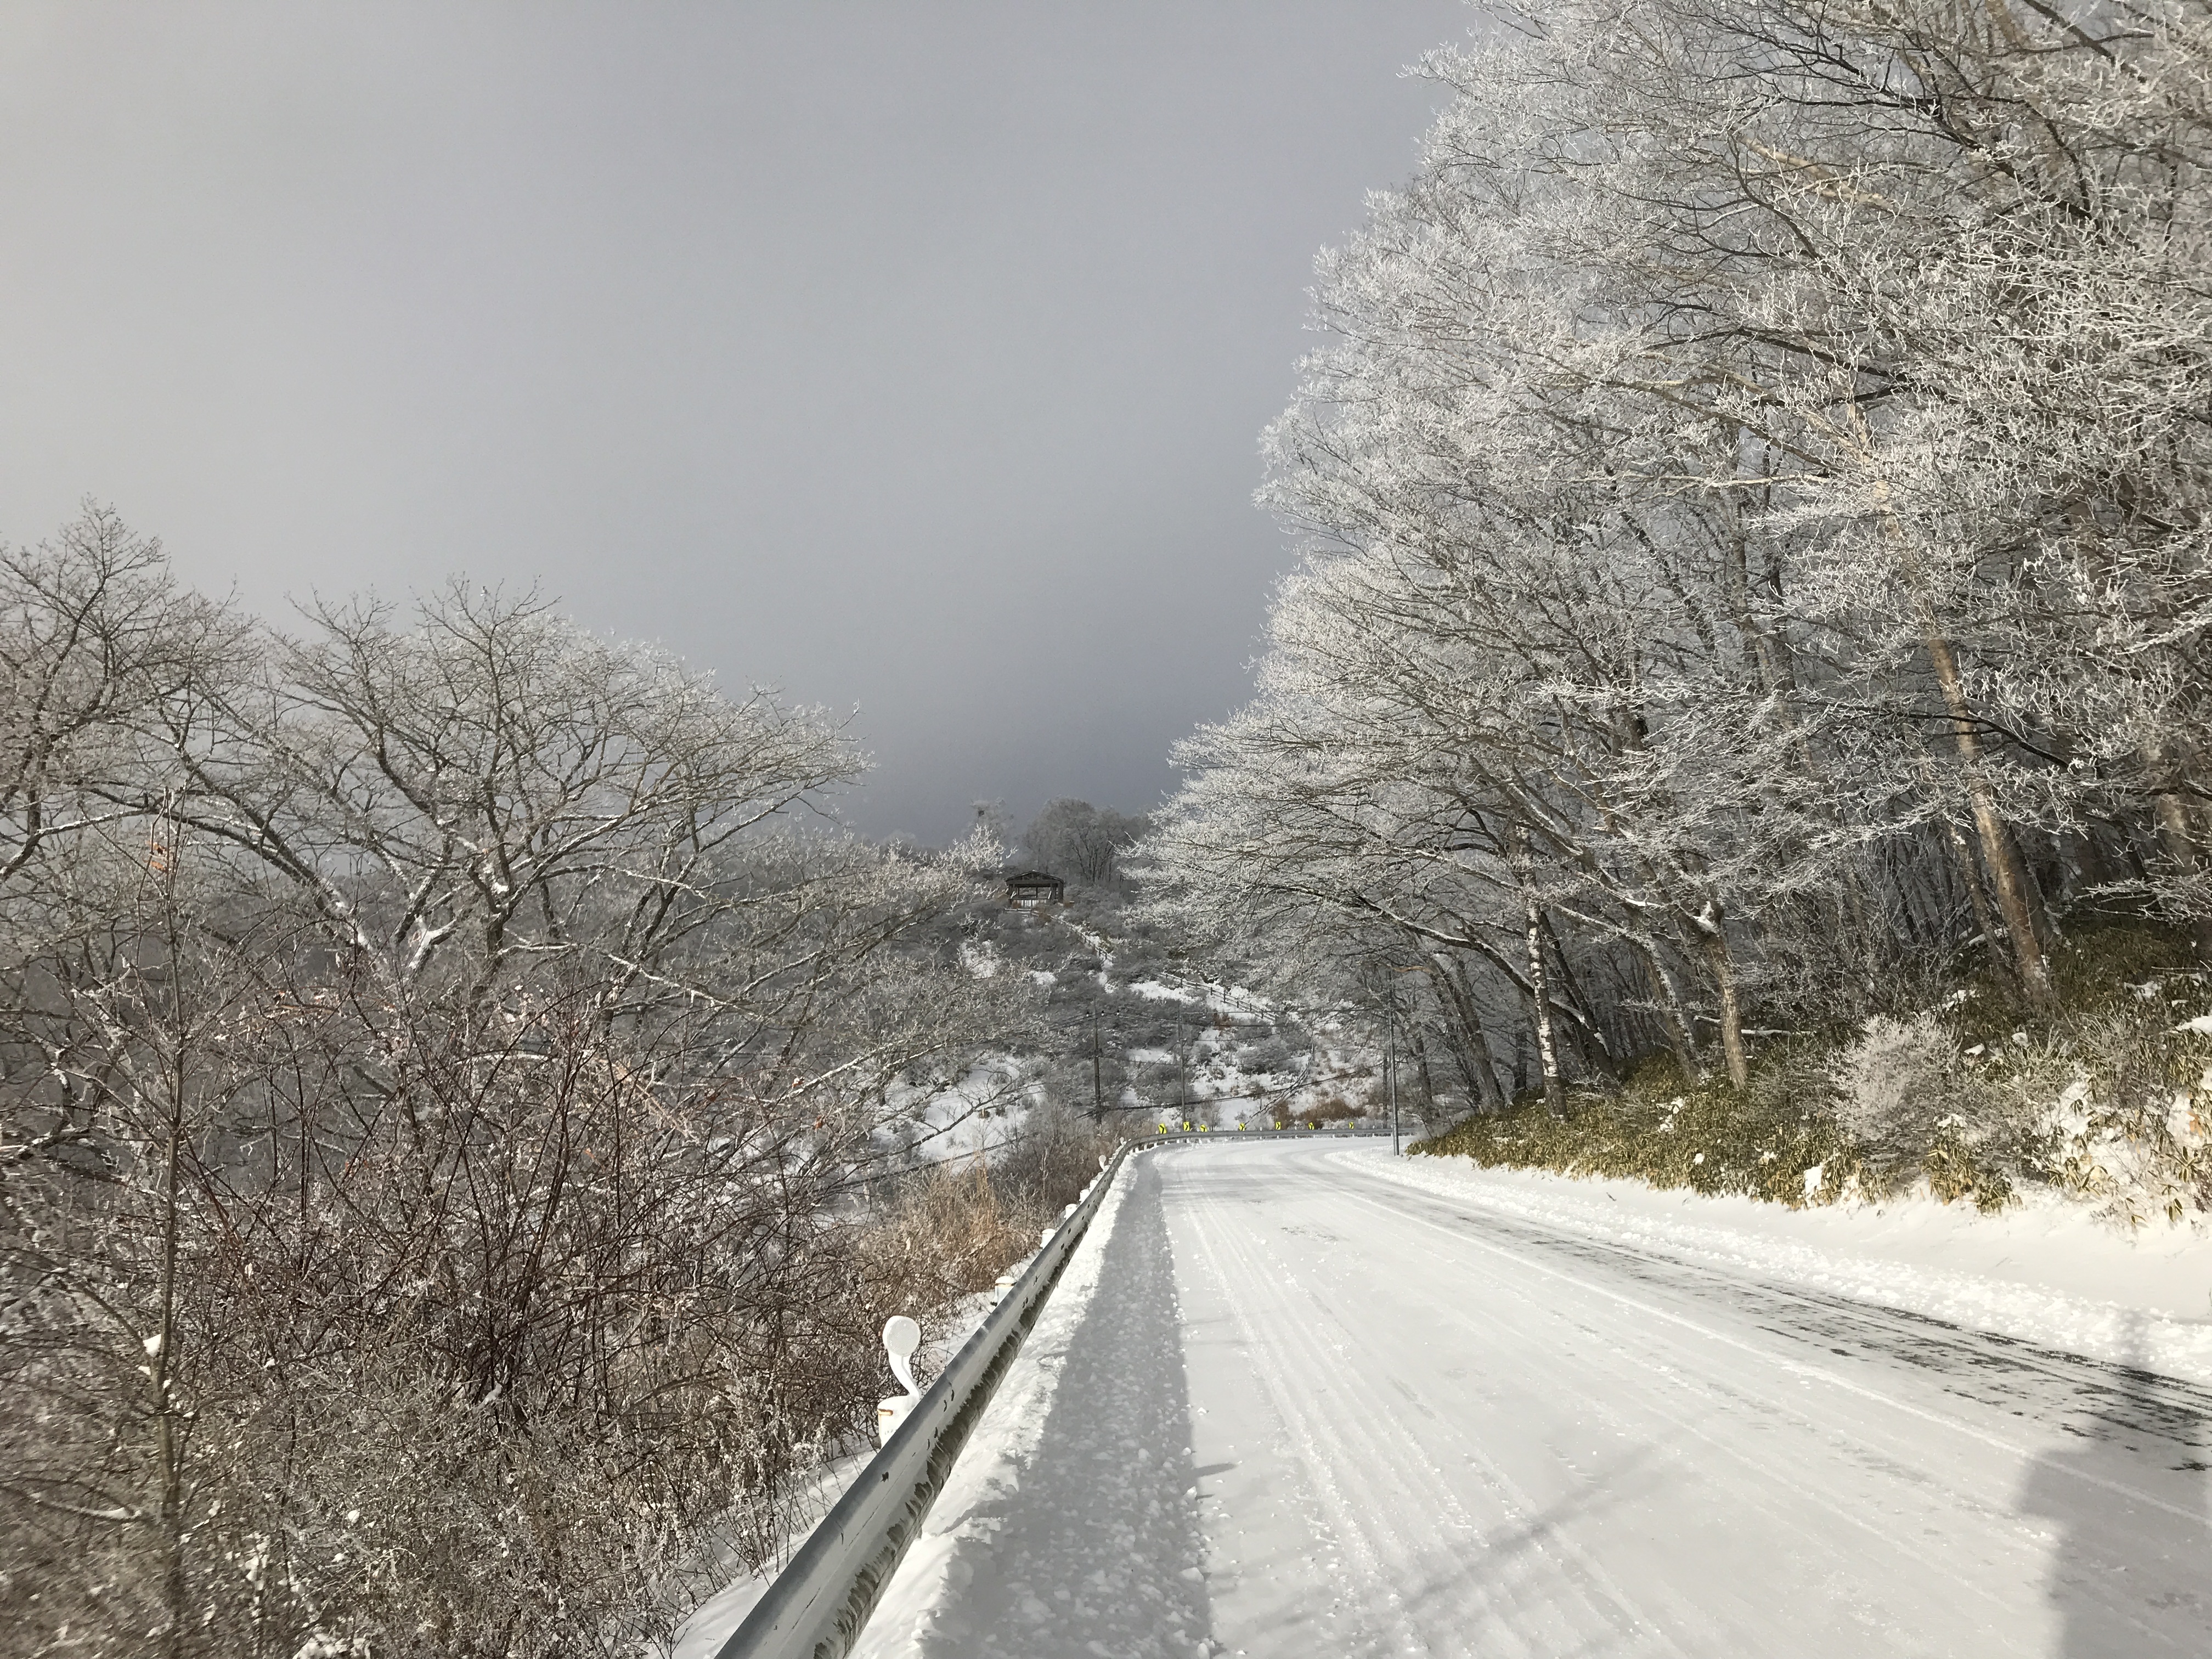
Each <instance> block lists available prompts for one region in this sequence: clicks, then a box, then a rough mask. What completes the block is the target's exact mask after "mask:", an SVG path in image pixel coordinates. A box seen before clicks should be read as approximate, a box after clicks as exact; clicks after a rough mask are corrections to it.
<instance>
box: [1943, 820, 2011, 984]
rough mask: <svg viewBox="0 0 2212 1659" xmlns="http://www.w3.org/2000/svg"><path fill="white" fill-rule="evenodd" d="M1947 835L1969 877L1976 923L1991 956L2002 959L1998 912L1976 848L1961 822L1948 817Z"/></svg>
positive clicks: (1969, 897)
mask: <svg viewBox="0 0 2212 1659" xmlns="http://www.w3.org/2000/svg"><path fill="white" fill-rule="evenodd" d="M1943 839H1944V841H1945V842H1947V843H1948V845H1949V847H1950V848H1951V852H1952V855H1953V856H1954V858H1956V859H1957V860H1958V862H1959V873H1960V875H1961V876H1963V877H1964V878H1966V898H1967V901H1968V902H1970V903H1971V904H1972V906H1973V907H1974V926H1975V927H1976V928H1978V930H1980V933H1981V935H1982V943H1983V945H1984V946H1986V947H1987V948H1988V951H1989V953H1990V961H1991V962H1993V963H2002V962H2003V960H2004V958H2003V957H2002V956H2001V955H2000V954H1999V953H1998V951H1997V939H1998V937H1999V935H1998V931H1997V919H1996V912H1994V911H1993V910H1991V909H1990V895H1989V890H1987V889H1986V888H1984V886H1983V885H1982V872H1981V866H1979V865H1978V864H1976V863H1975V861H1974V849H1973V848H1971V847H1969V846H1968V845H1967V844H1966V836H1962V835H1960V833H1959V826H1958V825H1957V824H1955V823H1952V822H1951V820H1950V819H1948V818H1946V819H1944V820H1943Z"/></svg>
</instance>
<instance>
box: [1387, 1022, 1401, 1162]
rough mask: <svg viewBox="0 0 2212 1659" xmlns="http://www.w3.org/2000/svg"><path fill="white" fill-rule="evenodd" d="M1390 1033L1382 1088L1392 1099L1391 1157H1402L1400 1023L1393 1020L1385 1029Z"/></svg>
mask: <svg viewBox="0 0 2212 1659" xmlns="http://www.w3.org/2000/svg"><path fill="white" fill-rule="evenodd" d="M1385 1029H1386V1030H1389V1038H1388V1040H1387V1041H1386V1043H1385V1045H1384V1048H1383V1090H1384V1091H1385V1092H1386V1093H1387V1094H1389V1097H1390V1156H1391V1157H1393V1158H1397V1157H1400V1156H1401V1153H1400V1152H1399V1151H1398V1022H1397V1021H1396V1020H1395V1019H1394V1020H1392V1021H1391V1022H1390V1023H1389V1026H1388V1027H1386V1028H1385Z"/></svg>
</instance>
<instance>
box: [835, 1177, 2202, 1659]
mask: <svg viewBox="0 0 2212 1659" xmlns="http://www.w3.org/2000/svg"><path fill="white" fill-rule="evenodd" d="M1372 1158H1373V1154H1371V1153H1370V1151H1369V1149H1365V1148H1361V1149H1358V1150H1357V1151H1353V1152H1346V1151H1345V1150H1344V1149H1342V1148H1340V1147H1334V1146H1333V1147H1319V1146H1300V1145H1297V1144H1295V1143H1290V1144H1284V1143H1277V1144H1273V1145H1257V1146H1255V1145H1249V1144H1246V1145H1237V1144H1233V1143H1232V1144H1222V1145H1200V1146H1188V1147H1177V1148H1172V1149H1169V1150H1165V1151H1162V1152H1154V1153H1152V1154H1148V1155H1147V1156H1146V1157H1145V1158H1142V1159H1139V1160H1138V1162H1137V1164H1136V1173H1137V1175H1138V1176H1139V1178H1138V1179H1136V1180H1135V1181H1133V1182H1131V1183H1130V1184H1129V1187H1128V1190H1127V1193H1126V1194H1124V1195H1123V1200H1122V1203H1121V1210H1120V1213H1119V1216H1118V1218H1117V1221H1116V1224H1115V1230H1114V1232H1113V1235H1112V1238H1111V1241H1110V1243H1103V1247H1102V1249H1100V1250H1099V1252H1098V1254H1097V1255H1096V1256H1094V1258H1093V1261H1094V1262H1095V1264H1096V1266H1097V1268H1099V1269H1101V1270H1103V1271H1102V1272H1101V1273H1099V1276H1097V1278H1095V1279H1092V1280H1091V1281H1090V1282H1089V1284H1088V1285H1086V1287H1085V1289H1086V1291H1087V1297H1086V1299H1084V1300H1080V1301H1073V1300H1072V1301H1071V1302H1069V1303H1068V1304H1066V1305H1065V1306H1063V1307H1062V1308H1060V1310H1059V1311H1060V1316H1061V1318H1062V1323H1061V1324H1060V1325H1059V1326H1058V1327H1056V1328H1055V1329H1054V1334H1053V1335H1052V1338H1051V1341H1050V1343H1049V1344H1048V1346H1043V1347H1039V1348H1037V1349H1036V1350H1034V1356H1035V1359H1036V1365H1037V1367H1038V1375H1037V1376H1035V1377H1033V1378H1032V1381H1031V1383H1030V1385H1029V1386H1030V1388H1031V1389H1032V1392H1031V1394H1030V1396H1029V1397H1028V1399H1029V1403H1028V1404H1027V1405H1026V1406H1024V1407H1021V1408H1019V1409H1013V1408H1012V1399H1011V1397H1002V1398H1003V1399H1004V1400H1005V1403H1006V1404H1007V1405H1008V1406H1009V1407H1010V1409H1009V1410H1007V1411H1006V1412H1000V1411H998V1410H997V1409H996V1408H994V1416H993V1420H992V1421H991V1422H988V1423H987V1424H986V1425H985V1427H984V1431H983V1432H981V1433H980V1434H979V1436H978V1437H977V1440H976V1441H975V1443H973V1444H972V1445H971V1448H970V1451H969V1455H967V1456H966V1457H963V1462H962V1466H961V1468H960V1469H959V1470H957V1471H956V1474H955V1476H954V1484H955V1486H956V1488H957V1490H958V1492H959V1494H960V1496H959V1497H958V1498H957V1499H954V1498H948V1500H947V1501H948V1503H950V1504H951V1505H952V1507H951V1508H949V1509H945V1510H940V1517H939V1518H933V1522H932V1523H931V1525H932V1531H933V1533H936V1534H939V1536H940V1539H941V1540H943V1542H940V1543H939V1544H936V1545H934V1546H932V1545H930V1544H929V1543H928V1541H925V1546H924V1548H929V1549H931V1551H932V1553H931V1554H930V1555H929V1557H928V1558H927V1559H921V1558H922V1557H923V1548H918V1549H917V1551H916V1552H915V1558H910V1560H909V1571H902V1574H901V1576H900V1579H899V1581H898V1582H897V1583H895V1585H894V1587H893V1601H895V1603H896V1605H895V1606H894V1605H889V1604H887V1606H886V1608H885V1616H884V1618H882V1619H879V1620H878V1622H877V1624H876V1625H875V1626H872V1628H871V1630H870V1632H868V1638H867V1641H868V1645H867V1646H866V1649H865V1651H866V1652H868V1653H870V1654H871V1655H872V1656H875V1659H884V1656H889V1655H907V1654H917V1655H924V1656H930V1659H950V1656H953V1655H963V1656H965V1655H969V1654H978V1655H987V1654H992V1653H1004V1654H1009V1655H1012V1654H1022V1655H1028V1656H1034V1659H1048V1656H1059V1655H1066V1656H1071V1659H1073V1656H1085V1659H1088V1656H1091V1655H1109V1656H1121V1655H1127V1656H1135V1655H1153V1654H1159V1655H1176V1656H1184V1659H1188V1656H1192V1655H1196V1654H1200V1653H1201V1652H1203V1653H1208V1654H1211V1653H1215V1652H1235V1653H1245V1654H1250V1655H1277V1654H1307V1653H1316V1654H1319V1653H1325V1654H1330V1655H1338V1654H1343V1655H1369V1654H1374V1655H1380V1654H1386V1653H1389V1654H1439V1655H1455V1654H1469V1655H1472V1654H1485V1655H1489V1654H1500V1655H1516V1654H1518V1655H1528V1656H1537V1655H1543V1656H1553V1655H1565V1654H1646V1653H1648V1654H1667V1655H1716V1656H1720V1655H1729V1656H1734V1655H1748V1654H1790V1655H1804V1656H1810V1659H1829V1656H1844V1655H1861V1654H1869V1653H1881V1654H1884V1655H1890V1654H1897V1655H1920V1654H1927V1655H1935V1654H1951V1655H1985V1654H2000V1653H2021V1654H2049V1655H2066V1656H2087V1655H2093V1654H2094V1655H2118V1654H2125V1655H2130V1656H2134V1655H2174V1656H2179V1655H2192V1656H2201V1655H2203V1654H2205V1653H2208V1652H2212V1589H2208V1588H2207V1583H2206V1579H2205V1575H2204V1564H2205V1562H2206V1561H2207V1560H2208V1559H2212V1532H2208V1528H2207V1524H2206V1499H2207V1470H2208V1468H2212V1450H2208V1449H2207V1442H2208V1438H2212V1435H2208V1427H2212V1393H2208V1392H2207V1391H2205V1390H2203V1389H2198V1388H2195V1387H2191V1386H2190V1385H2188V1384H2185V1383H2179V1382H2175V1381H2173V1380H2172V1379H2166V1378H2160V1377H2158V1376H2153V1375H2150V1374H2148V1373H2146V1372H2143V1371H2140V1370H2130V1369H2126V1368H2123V1367H2118V1366H2114V1365H2110V1364H2100V1363H2098V1362H2096V1361H2093V1360H2087V1359H2083V1358H2077V1357H2075V1356H2072V1355H2069V1354H2067V1353H2064V1352H2057V1351H2056V1350H2051V1349H2044V1348H2039V1347H2035V1346H2030V1345H2027V1344H2025V1343H2022V1342H2021V1341H2018V1340H2009V1339H2006V1338H2002V1337H1995V1336H1990V1335H1985V1334H1979V1333H1977V1332H1973V1331H1971V1330H1966V1329H1961V1328H1958V1327H1956V1326H1954V1325H1952V1324H1948V1323H1945V1322H1940V1321H1937V1320H1933V1319H1929V1318H1926V1317H1922V1316H1917V1315H1915V1314H1913V1313H1911V1312H1909V1311H1905V1310H1900V1309H1899V1308H1898V1307H1897V1306H1896V1305H1895V1304H1894V1302H1893V1301H1890V1302H1889V1305H1877V1304H1874V1303H1869V1302H1867V1301H1864V1300H1860V1299H1856V1298H1854V1297H1850V1296H1847V1295H1843V1294H1838V1292H1837V1291H1835V1290H1834V1289H1832V1288H1829V1287H1827V1286H1825V1285H1816V1284H1813V1283H1808V1282H1807V1281H1805V1280H1804V1279H1802V1277H1800V1278H1797V1279H1793V1278H1791V1277H1790V1275H1789V1274H1788V1273H1778V1272H1774V1271H1771V1270H1770V1269H1771V1266H1772V1264H1771V1262H1767V1261H1761V1260H1759V1259H1757V1257H1756V1255H1755V1254H1754V1253H1753V1252H1751V1251H1749V1250H1739V1251H1735V1253H1733V1254H1731V1252H1730V1251H1729V1250H1728V1249H1721V1248H1719V1247H1717V1246H1716V1245H1714V1243H1713V1242H1712V1241H1711V1240H1710V1239H1708V1240H1703V1241H1697V1240H1690V1239H1686V1238H1683V1237H1673V1238H1662V1237H1659V1236H1658V1235H1657V1234H1656V1232H1655V1231H1650V1229H1651V1228H1652V1227H1654V1226H1656V1224H1657V1223H1658V1222H1659V1221H1661V1220H1662V1219H1664V1218H1658V1217H1656V1216H1655V1217H1646V1218H1644V1219H1643V1220H1642V1221H1640V1222H1637V1223H1633V1224H1623V1225H1624V1226H1644V1227H1645V1228H1646V1229H1647V1233H1648V1235H1649V1236H1646V1237H1641V1238H1637V1237H1630V1236H1629V1235H1628V1234H1627V1233H1626V1232H1624V1233H1622V1234H1621V1235H1620V1236H1618V1237H1615V1236H1607V1235H1606V1234H1604V1233H1602V1232H1601V1231H1599V1229H1598V1228H1597V1227H1595V1225H1591V1223H1590V1222H1589V1218H1587V1217H1581V1218H1578V1217H1576V1216H1573V1215H1571V1214H1566V1213H1565V1212H1556V1211H1555V1212H1553V1213H1552V1214H1550V1215H1549V1216H1540V1215H1539V1214H1537V1213H1535V1212H1534V1211H1533V1210H1530V1209H1528V1208H1527V1207H1525V1206H1524V1207H1523V1208H1522V1210H1520V1211H1518V1212H1516V1211H1515V1210H1513V1209H1512V1208H1511V1207H1510V1206H1509V1205H1506V1204H1503V1203H1498V1204H1486V1203H1482V1202H1473V1201H1469V1199H1468V1194H1467V1192H1466V1191H1465V1190H1464V1186H1462V1190H1460V1191H1456V1192H1440V1191H1425V1190H1422V1189H1421V1188H1420V1186H1419V1185H1413V1184H1408V1183H1407V1182H1404V1181H1399V1180H1394V1179H1392V1178H1390V1172H1389V1170H1387V1168H1386V1169H1384V1170H1381V1171H1380V1172H1378V1170H1377V1168H1376V1165H1375V1164H1374V1163H1373V1162H1372V1161H1371V1160H1372ZM1439 1173H1448V1172H1439V1171H1437V1170H1429V1171H1427V1172H1426V1174H1425V1176H1424V1177H1423V1179H1424V1182H1425V1180H1426V1179H1427V1178H1428V1177H1429V1176H1436V1175H1437V1174H1439ZM1501 1190H1505V1191H1507V1192H1508V1193H1509V1194H1510V1183H1505V1184H1504V1188H1501ZM1521 1196H1522V1198H1523V1199H1525V1196H1526V1195H1525V1194H1522V1195H1521ZM1585 1196H1588V1195H1587V1194H1586V1195H1585ZM1594 1201H1595V1202H1597V1203H1600V1204H1607V1205H1612V1206H1617V1203H1618V1200H1607V1199H1606V1198H1605V1197H1604V1196H1603V1195H1602V1194H1598V1195H1596V1197H1595V1200H1594ZM1675 1225H1689V1224H1684V1223H1680V1222H1679V1221H1678V1222H1677V1223H1676V1224H1675ZM1714 1231H1721V1232H1726V1231H1728V1230H1727V1229H1725V1228H1723V1229H1717V1230H1714ZM1768 1242H1769V1244H1770V1245H1771V1247H1773V1248H1774V1249H1780V1248H1782V1247H1783V1246H1784V1244H1786V1243H1790V1241H1783V1240H1770V1241H1768ZM1085 1248H1086V1249H1090V1248H1091V1246H1090V1243H1088V1242H1086V1246H1085ZM1806 1248H1808V1249H1810V1248H1812V1247H1811V1246H1807V1247H1806ZM1945 1271H1959V1272H1963V1270H1960V1269H1946V1270H1945ZM1884 1300H1885V1301H1888V1300H1889V1299H1888V1298H1884ZM1024 1358H1025V1361H1026V1360H1028V1359H1029V1358H1031V1356H1030V1355H1025V1356H1024ZM1045 1371H1051V1372H1054V1373H1056V1377H1057V1380H1056V1382H1055V1383H1054V1384H1053V1385H1052V1387H1051V1388H1049V1389H1047V1388H1045V1387H1044V1386H1043V1378H1042V1373H1043V1372H1045Z"/></svg>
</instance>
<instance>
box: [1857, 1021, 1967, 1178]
mask: <svg viewBox="0 0 2212 1659" xmlns="http://www.w3.org/2000/svg"><path fill="white" fill-rule="evenodd" d="M1957 1052H1958V1044H1957V1043H1956V1042H1954V1040H1953V1039H1952V1036H1951V1034H1950V1033H1949V1032H1948V1031H1947V1030H1944V1029H1943V1026H1942V1022H1941V1021H1939V1020H1937V1019H1936V1017H1935V1016H1934V1015H1932V1014H1924V1013H1923V1014H1917V1015H1915V1016H1913V1017H1912V1018H1910V1019H1893V1018H1890V1017H1889V1016H1888V1015H1887V1014H1877V1015H1875V1017H1874V1018H1872V1019H1869V1020H1868V1021H1867V1023H1866V1024H1865V1025H1864V1026H1863V1028H1861V1030H1860V1032H1859V1034H1858V1036H1857V1037H1856V1038H1854V1039H1853V1040H1852V1041H1851V1042H1850V1043H1849V1044H1847V1045H1846V1046H1845V1047H1844V1048H1843V1049H1842V1050H1841V1052H1839V1053H1838V1054H1837V1056H1836V1059H1835V1066H1834V1078H1835V1085H1836V1095H1835V1112H1836V1120H1837V1121H1838V1122H1839V1123H1841V1124H1842V1125H1843V1126H1844V1128H1845V1129H1846V1130H1848V1131H1849V1132H1850V1134H1851V1136H1852V1137H1853V1138H1854V1139H1857V1141H1859V1142H1860V1143H1861V1144H1862V1145H1863V1146H1865V1147H1866V1148H1867V1149H1868V1151H1869V1152H1870V1153H1871V1154H1872V1155H1873V1156H1874V1157H1875V1159H1876V1160H1877V1161H1878V1162H1881V1163H1882V1164H1891V1165H1902V1164H1913V1163H1917V1161H1918V1160H1919V1159H1920V1158H1922V1157H1923V1156H1924V1155H1925V1153H1926V1152H1927V1151H1928V1147H1929V1143H1930V1142H1931V1141H1933V1140H1934V1139H1935V1137H1936V1125H1937V1123H1938V1122H1939V1121H1941V1120H1942V1117H1943V1116H1944V1115H1945V1114H1946V1113H1947V1112H1948V1109H1949V1108H1950V1104H1951V1097H1952V1095H1953V1094H1954V1081H1955V1080H1954V1073H1955V1067H1954V1055H1955V1054H1957Z"/></svg>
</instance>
